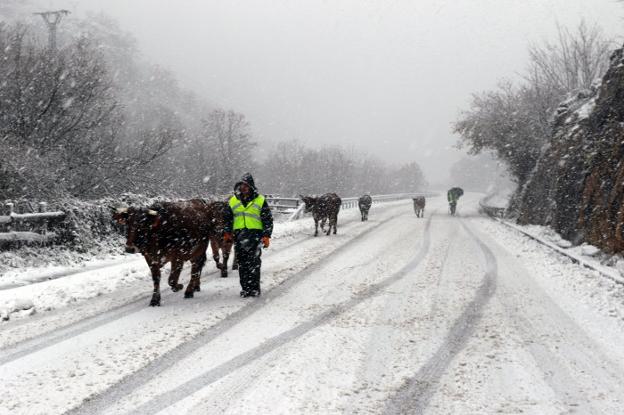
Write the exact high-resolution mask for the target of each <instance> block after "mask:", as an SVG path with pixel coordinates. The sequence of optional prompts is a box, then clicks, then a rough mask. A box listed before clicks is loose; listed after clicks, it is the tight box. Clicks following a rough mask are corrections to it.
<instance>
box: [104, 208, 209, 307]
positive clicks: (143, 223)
mask: <svg viewBox="0 0 624 415" xmlns="http://www.w3.org/2000/svg"><path fill="white" fill-rule="evenodd" d="M217 215H218V212H216V211H215V207H214V206H212V205H211V204H209V203H206V202H204V201H203V200H199V199H193V200H189V201H183V202H163V203H160V204H158V205H154V206H152V207H149V208H145V207H142V208H137V207H129V208H121V209H117V210H116V212H115V213H114V214H113V219H114V220H116V221H117V222H118V223H120V224H125V225H126V228H127V239H126V252H130V253H136V252H140V253H141V254H143V257H144V258H145V261H146V262H147V265H148V266H149V268H150V271H151V272H152V280H153V282H154V294H153V295H152V300H151V301H150V306H159V305H160V269H161V268H162V267H163V266H164V265H165V264H166V263H167V262H171V273H170V274H169V286H170V287H171V289H172V290H173V291H179V290H181V289H182V288H184V286H183V285H182V284H179V283H178V280H179V278H180V272H181V271H182V265H183V264H184V261H190V262H191V264H192V267H191V280H190V282H189V284H188V285H187V287H186V291H185V292H184V298H192V297H193V293H194V292H195V291H199V290H200V283H199V276H200V274H201V270H202V268H203V266H204V264H205V263H206V248H208V241H209V239H210V236H211V235H212V234H213V233H214V229H215V226H214V224H215V221H216V217H217Z"/></svg>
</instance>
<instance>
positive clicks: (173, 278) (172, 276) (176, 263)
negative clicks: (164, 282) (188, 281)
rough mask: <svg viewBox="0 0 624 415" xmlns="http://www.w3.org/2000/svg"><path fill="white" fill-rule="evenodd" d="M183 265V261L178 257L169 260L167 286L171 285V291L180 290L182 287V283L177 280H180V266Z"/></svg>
mask: <svg viewBox="0 0 624 415" xmlns="http://www.w3.org/2000/svg"><path fill="white" fill-rule="evenodd" d="M183 265H184V261H180V259H178V258H175V259H174V260H173V261H171V273H169V286H170V287H171V291H173V292H176V291H180V290H181V289H182V288H184V285H182V284H180V283H179V282H178V281H179V280H180V273H181V272H182V266H183Z"/></svg>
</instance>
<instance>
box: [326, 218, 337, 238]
mask: <svg viewBox="0 0 624 415" xmlns="http://www.w3.org/2000/svg"><path fill="white" fill-rule="evenodd" d="M332 222H333V225H334V235H335V234H336V232H337V231H338V215H336V216H334V217H333V218H332ZM329 230H330V231H331V226H330V227H329ZM328 235H329V234H328Z"/></svg>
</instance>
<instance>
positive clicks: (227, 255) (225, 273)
mask: <svg viewBox="0 0 624 415" xmlns="http://www.w3.org/2000/svg"><path fill="white" fill-rule="evenodd" d="M221 251H223V252H222V253H223V265H222V266H221V278H227V276H228V260H229V259H230V251H229V250H228V249H226V247H225V246H224V247H223V248H221Z"/></svg>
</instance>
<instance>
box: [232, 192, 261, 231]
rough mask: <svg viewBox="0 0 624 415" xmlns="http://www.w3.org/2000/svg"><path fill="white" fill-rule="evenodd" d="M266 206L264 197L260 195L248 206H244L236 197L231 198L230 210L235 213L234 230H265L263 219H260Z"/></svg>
mask: <svg viewBox="0 0 624 415" xmlns="http://www.w3.org/2000/svg"><path fill="white" fill-rule="evenodd" d="M263 204H264V196H262V195H259V196H258V197H256V198H255V199H254V200H252V201H251V202H249V203H248V204H247V206H244V205H243V202H241V201H240V200H239V199H238V198H237V197H236V196H232V197H231V198H230V209H232V212H233V213H234V227H233V228H234V230H238V229H260V230H262V229H263V226H262V219H260V211H261V210H262V205H263Z"/></svg>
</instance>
